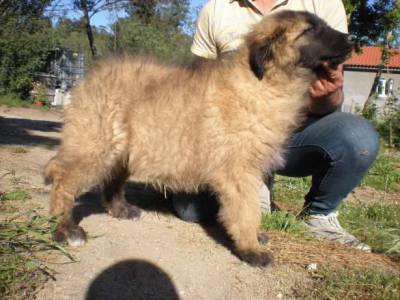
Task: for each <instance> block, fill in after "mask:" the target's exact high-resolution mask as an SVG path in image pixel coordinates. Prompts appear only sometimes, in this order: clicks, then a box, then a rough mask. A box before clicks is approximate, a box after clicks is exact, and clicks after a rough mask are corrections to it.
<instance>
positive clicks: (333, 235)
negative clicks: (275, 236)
mask: <svg viewBox="0 0 400 300" xmlns="http://www.w3.org/2000/svg"><path fill="white" fill-rule="evenodd" d="M337 217H338V212H332V213H330V214H329V215H320V214H317V215H306V216H304V217H303V220H304V223H305V225H306V226H307V227H308V229H309V230H310V231H311V233H312V234H313V235H314V236H315V237H317V238H320V239H326V240H330V241H336V242H339V243H341V244H344V245H348V246H350V247H353V248H356V249H360V250H363V251H367V252H371V247H370V246H368V245H367V244H364V243H362V242H360V241H359V240H358V239H357V238H356V237H355V236H353V235H351V234H350V233H348V232H347V231H346V230H344V229H343V227H342V226H341V225H340V224H339V220H338V218H337Z"/></svg>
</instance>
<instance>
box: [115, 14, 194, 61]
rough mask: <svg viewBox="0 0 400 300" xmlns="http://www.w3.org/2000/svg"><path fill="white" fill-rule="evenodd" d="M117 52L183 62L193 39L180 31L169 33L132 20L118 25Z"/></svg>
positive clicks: (152, 25)
mask: <svg viewBox="0 0 400 300" xmlns="http://www.w3.org/2000/svg"><path fill="white" fill-rule="evenodd" d="M116 26H117V28H118V35H117V40H116V48H117V49H116V51H117V52H123V53H130V54H146V55H148V54H150V55H154V56H156V57H159V58H161V59H164V60H173V61H182V60H185V58H187V57H188V56H189V47H190V44H191V39H190V37H188V36H187V35H185V34H184V33H182V32H179V31H175V32H174V31H168V30H166V28H160V27H159V26H158V24H151V23H150V24H144V23H142V22H140V21H133V20H131V19H124V20H121V21H120V22H119V23H118V24H116Z"/></svg>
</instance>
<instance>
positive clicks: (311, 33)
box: [247, 11, 355, 80]
mask: <svg viewBox="0 0 400 300" xmlns="http://www.w3.org/2000/svg"><path fill="white" fill-rule="evenodd" d="M247 43H248V47H249V64H250V68H251V70H252V71H253V73H254V75H255V76H256V77H257V78H258V79H259V80H262V79H263V77H264V75H265V73H266V72H268V69H269V68H271V67H278V68H281V69H284V70H287V71H288V72H291V71H293V68H296V67H299V66H300V67H302V68H307V69H311V70H313V71H318V70H319V68H320V67H321V65H322V63H323V62H328V63H329V65H330V66H332V67H335V66H337V65H338V64H341V63H343V62H344V61H345V60H346V59H347V57H349V55H350V54H351V51H352V50H353V48H354V46H355V41H354V38H353V37H352V36H350V35H348V34H345V33H342V32H339V31H337V30H334V29H333V28H331V27H329V26H328V24H326V23H325V21H323V20H322V19H320V18H319V17H317V16H316V15H314V14H311V13H308V12H295V11H281V12H277V13H275V14H273V15H270V16H268V17H266V18H265V19H263V20H262V21H261V22H260V23H259V24H257V25H255V27H254V28H253V31H252V32H251V33H250V34H249V36H248V38H247Z"/></svg>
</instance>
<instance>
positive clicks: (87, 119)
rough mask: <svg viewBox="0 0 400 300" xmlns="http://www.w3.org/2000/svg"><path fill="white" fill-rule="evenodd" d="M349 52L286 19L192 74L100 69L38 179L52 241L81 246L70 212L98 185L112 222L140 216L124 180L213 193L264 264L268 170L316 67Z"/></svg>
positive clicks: (142, 65) (335, 37)
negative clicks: (262, 201) (261, 233)
mask: <svg viewBox="0 0 400 300" xmlns="http://www.w3.org/2000/svg"><path fill="white" fill-rule="evenodd" d="M318 30H319V31H321V32H319V31H318ZM326 35H327V36H328V37H324V36H326ZM324 39H325V40H324ZM325 48H326V49H325ZM324 49H325V50H324ZM349 49H350V50H351V45H349V43H348V42H347V35H345V34H342V33H339V32H337V31H334V30H333V29H331V28H329V27H328V26H327V25H326V24H325V23H324V22H323V21H321V20H320V19H318V18H317V17H315V16H313V15H311V14H308V13H295V12H281V13H277V14H274V15H272V16H270V17H267V18H266V19H264V20H263V21H261V22H260V23H259V24H258V25H256V26H255V27H254V29H253V30H252V31H251V33H250V34H249V35H248V36H247V39H246V43H245V45H244V46H243V47H242V48H241V49H239V50H238V51H236V52H235V53H233V54H232V55H230V56H229V57H228V58H225V59H223V60H220V61H211V62H206V63H204V64H202V65H200V66H197V67H195V68H193V67H178V66H168V65H163V64H160V63H158V62H156V61H154V60H150V59H143V58H136V59H134V58H118V59H113V60H107V61H104V62H102V63H100V64H99V65H98V66H97V67H96V68H95V69H94V70H93V71H92V72H91V73H90V74H89V75H88V77H87V78H86V79H85V80H84V81H83V82H82V84H81V85H80V86H78V87H77V88H75V89H74V91H73V101H72V104H71V106H70V107H69V109H68V111H67V114H66V118H65V126H64V129H63V132H62V144H61V147H60V149H59V152H58V154H57V155H56V157H55V158H53V159H52V160H51V161H50V162H49V164H48V165H47V168H46V171H45V177H46V178H47V179H48V181H50V182H52V184H53V185H52V191H51V202H50V208H51V213H52V214H56V215H61V220H60V223H59V226H58V231H57V234H56V236H55V238H56V239H67V240H68V241H69V242H70V243H71V244H79V243H81V242H82V240H84V238H85V234H84V231H83V230H82V229H81V228H80V227H79V226H78V225H77V224H75V223H74V222H73V220H72V216H71V211H72V208H73V205H74V199H75V197H77V196H78V195H79V194H80V193H81V192H82V191H84V190H87V189H88V188H90V187H94V186H96V185H100V186H102V188H103V191H104V200H105V205H106V206H107V207H108V209H109V211H110V213H111V214H112V215H113V216H115V217H124V218H135V217H138V216H139V215H140V211H139V209H138V208H136V207H135V206H133V205H130V204H128V203H127V202H126V200H125V198H124V193H123V185H124V182H125V181H126V180H127V178H128V177H129V176H131V177H132V179H133V180H134V181H139V182H146V183H150V184H153V185H155V186H158V187H166V188H167V189H170V190H172V191H185V192H193V191H198V190H199V189H201V188H202V187H208V188H210V189H211V190H213V191H215V193H216V194H217V196H218V198H219V201H220V203H221V209H220V212H219V219H220V221H221V222H222V223H223V224H224V226H225V227H226V230H227V232H228V233H229V234H230V236H231V237H232V238H233V241H234V243H235V248H236V251H237V253H238V255H239V256H240V257H241V258H242V259H244V260H245V261H247V262H249V263H250V264H253V265H266V264H268V263H269V262H270V261H271V256H270V255H269V253H267V252H266V251H264V250H261V249H259V244H258V241H257V230H258V227H259V224H260V208H259V199H258V188H259V187H260V186H261V183H262V178H263V173H265V172H266V171H268V170H273V169H274V168H276V167H277V166H279V165H281V164H282V161H283V160H282V157H281V153H282V149H283V147H284V144H285V142H286V141H287V139H288V137H289V136H290V134H291V132H292V131H293V129H295V128H296V127H298V126H299V124H301V120H302V118H303V116H304V113H303V112H305V111H306V108H307V104H308V88H309V87H310V84H311V83H312V82H313V81H314V80H315V79H316V75H315V74H316V70H317V69H318V67H320V65H321V63H322V61H324V60H332V61H334V60H336V63H338V62H340V61H343V59H344V57H345V56H346V55H347V54H348V53H349V51H350V50H349ZM328 50H329V51H328Z"/></svg>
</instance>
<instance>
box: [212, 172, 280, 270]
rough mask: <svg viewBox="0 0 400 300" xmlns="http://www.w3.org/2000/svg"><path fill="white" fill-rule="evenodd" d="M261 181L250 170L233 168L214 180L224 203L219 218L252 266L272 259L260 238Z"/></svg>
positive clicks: (221, 201)
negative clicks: (262, 245)
mask: <svg viewBox="0 0 400 300" xmlns="http://www.w3.org/2000/svg"><path fill="white" fill-rule="evenodd" d="M239 174H240V175H239ZM260 182H261V180H259V179H258V178H257V177H255V176H252V175H250V174H243V173H234V172H232V171H230V172H229V173H223V174H220V175H219V176H217V178H215V182H214V184H213V189H214V190H215V191H216V192H217V194H218V197H219V201H220V203H221V208H220V211H219V220H220V221H221V222H222V224H223V225H224V226H225V228H226V230H227V232H228V234H229V235H230V236H231V237H232V239H233V241H234V243H235V247H236V249H235V250H236V253H237V255H238V256H239V257H240V258H241V259H242V260H244V261H246V262H247V263H249V264H250V265H252V266H267V265H269V264H271V263H272V260H273V258H272V255H271V253H270V252H268V251H266V250H262V249H261V247H260V245H259V242H258V239H257V231H258V228H259V226H260V221H261V210H260V204H259V199H258V189H257V187H259V186H260Z"/></svg>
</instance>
